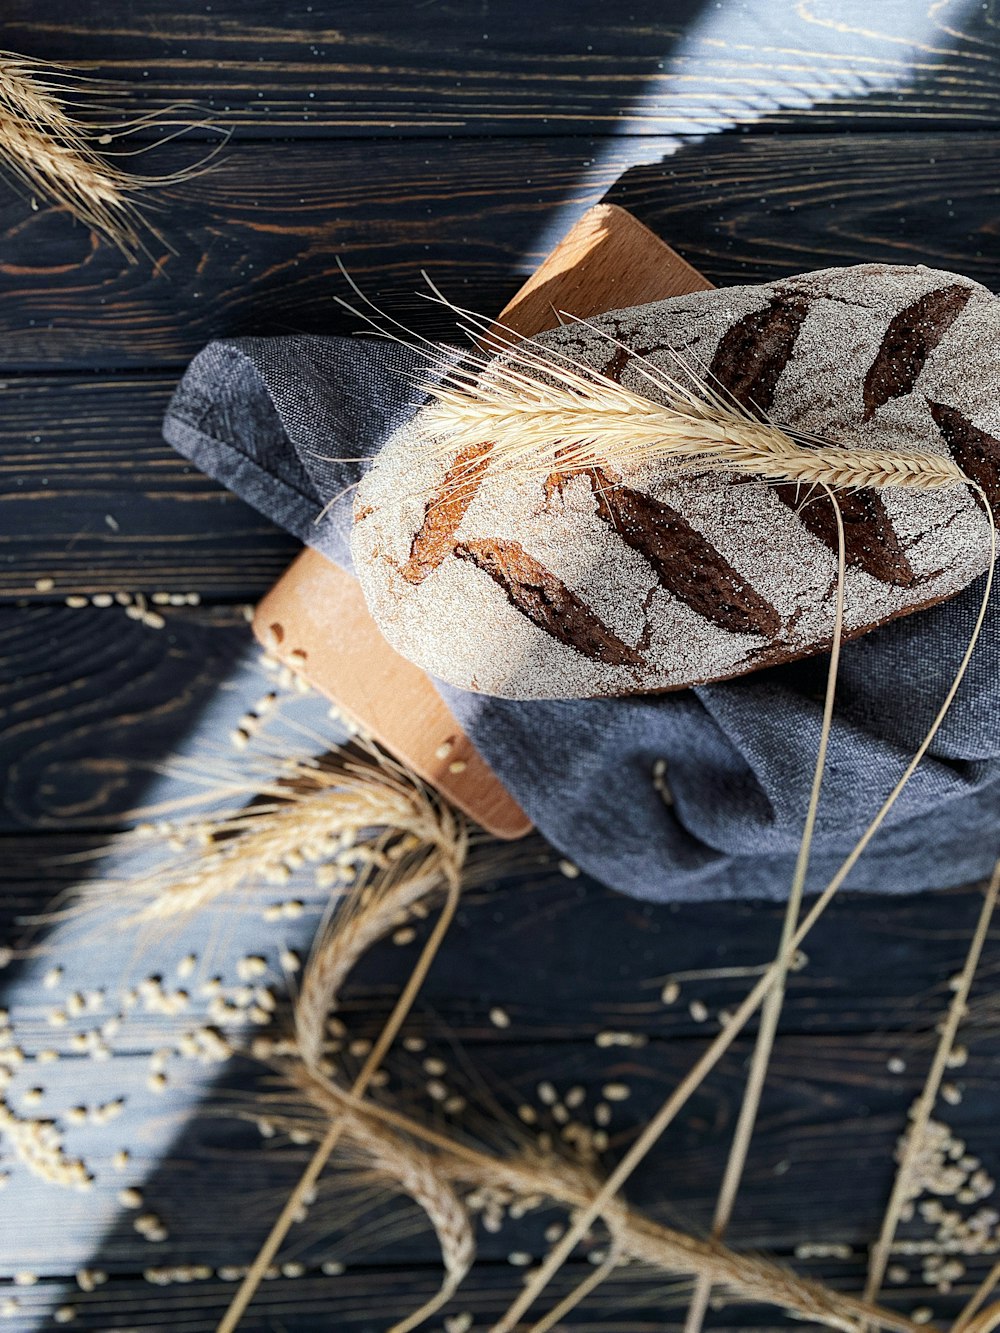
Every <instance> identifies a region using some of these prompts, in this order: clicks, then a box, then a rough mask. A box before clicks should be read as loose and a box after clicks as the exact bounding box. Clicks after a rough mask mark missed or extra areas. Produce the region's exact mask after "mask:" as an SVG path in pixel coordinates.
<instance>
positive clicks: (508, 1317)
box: [493, 506, 997, 1333]
mask: <svg viewBox="0 0 1000 1333" xmlns="http://www.w3.org/2000/svg"><path fill="white" fill-rule="evenodd" d="M986 513H987V516H988V518H989V521H990V564H989V569H988V571H987V574H986V579H985V587H984V591H983V596H982V600H981V602H980V606H979V613H978V615H977V617H976V622H975V625H974V626H973V630H972V633H971V635H970V636H969V642H968V644H967V646H966V649H965V652H964V653H963V655H962V660H961V662H960V663H959V666H958V670H957V671H956V673H955V675H954V678H953V679H952V683H951V685H950V687H949V689H948V692H947V694H946V695H945V698H944V701H943V703H942V704H941V707H940V708H939V709H938V712H937V714H936V715H935V717H934V720H933V722H932V723H931V725H930V727H929V728H928V730H927V733H926V734H925V736H924V738H923V740H922V741H921V743H920V745H919V747H918V748H917V751H916V753H915V754H914V756H913V757H912V759H911V760H910V762H909V763H908V764H907V766H906V768H905V769H904V770H903V773H902V776H901V777H900V778H899V780H898V781H897V783H896V785H895V786H894V787H893V789H892V791H891V792H890V793H889V795H888V796H887V797H886V799H885V801H884V802H883V803H882V805H881V806H880V808H879V810H878V812H877V813H876V815H875V817H874V818H873V819H872V821H871V822H870V823H869V825H868V827H867V828H866V829H865V831H864V833H863V834H862V835H861V837H860V838H859V839H858V841H857V842H856V843H855V844H854V847H853V848H852V849H851V851H850V853H849V854H848V856H847V857H846V858H845V860H844V861H843V862H842V864H841V866H840V868H839V870H838V871H837V873H836V874H835V875H834V877H833V879H832V880H831V881H830V882H829V884H827V886H826V888H825V889H824V890H823V892H822V893H821V894H820V895H819V897H818V899H817V900H816V902H815V903H814V904H813V906H812V908H811V910H810V911H809V912H808V913H807V915H806V917H805V918H804V920H803V921H802V923H801V925H800V926H799V928H798V930H797V931H796V932H795V934H794V936H793V938H792V941H791V944H790V946H789V949H788V956H789V957H788V958H784V959H782V960H779V964H778V965H776V964H772V965H771V967H769V968H768V970H767V972H766V973H765V974H764V976H763V977H762V978H761V980H760V981H759V982H758V983H757V985H756V986H755V987H754V988H753V990H752V991H751V992H750V994H749V995H748V996H747V997H746V999H745V1000H744V1001H743V1003H742V1004H741V1005H740V1006H739V1007H738V1009H737V1010H736V1013H735V1014H734V1016H733V1018H732V1019H731V1020H730V1022H729V1023H728V1024H727V1025H726V1027H725V1028H724V1029H723V1030H722V1032H720V1033H719V1035H718V1036H717V1037H716V1038H715V1040H714V1041H713V1042H712V1043H711V1045H710V1046H709V1047H708V1049H707V1050H706V1051H705V1053H704V1054H703V1055H702V1057H701V1059H700V1060H698V1061H697V1062H696V1064H695V1065H694V1066H693V1068H692V1069H691V1070H690V1071H689V1072H688V1074H687V1075H686V1076H685V1077H684V1078H683V1079H682V1080H681V1083H680V1084H679V1086H678V1087H677V1088H676V1089H675V1090H674V1092H673V1093H672V1094H671V1095H670V1096H669V1097H668V1098H667V1100H666V1101H665V1102H664V1103H663V1105H662V1106H661V1108H660V1110H659V1111H658V1112H657V1113H656V1115H654V1116H653V1118H652V1120H651V1121H649V1123H648V1124H647V1125H646V1126H645V1128H644V1129H643V1131H642V1133H641V1134H640V1135H639V1137H638V1138H637V1139H636V1140H635V1142H634V1143H633V1144H632V1146H631V1147H630V1148H629V1150H628V1151H627V1152H626V1154H625V1156H624V1157H623V1158H622V1159H621V1161H620V1162H619V1163H618V1165H617V1166H616V1167H615V1169H614V1170H613V1171H612V1172H611V1174H610V1176H609V1177H608V1179H607V1180H606V1181H605V1183H604V1185H603V1186H602V1187H601V1189H599V1190H598V1191H597V1193H596V1194H595V1195H594V1197H593V1198H592V1199H591V1201H590V1203H589V1205H588V1206H587V1207H586V1208H584V1209H583V1210H582V1211H581V1213H580V1215H579V1216H578V1217H577V1218H576V1220H575V1221H574V1222H573V1224H572V1225H571V1226H570V1227H568V1228H567V1230H566V1232H565V1234H564V1235H563V1236H562V1238H561V1239H560V1240H559V1241H558V1242H557V1243H556V1245H555V1246H553V1248H552V1250H551V1252H550V1253H549V1255H548V1257H547V1258H546V1260H545V1262H544V1263H543V1264H542V1265H541V1267H540V1268H539V1269H538V1270H537V1272H536V1273H535V1274H534V1275H533V1277H532V1279H531V1281H530V1282H528V1283H527V1284H526V1285H525V1288H524V1290H523V1291H522V1292H521V1294H520V1295H519V1296H518V1298H517V1299H516V1300H515V1301H514V1302H513V1303H512V1304H511V1306H510V1308H509V1309H508V1310H507V1312H506V1313H505V1314H504V1315H503V1316H502V1317H501V1319H500V1320H499V1322H498V1323H497V1324H495V1325H494V1328H493V1333H510V1330H511V1329H513V1327H514V1326H515V1324H516V1323H517V1322H518V1320H519V1319H520V1317H521V1316H522V1315H523V1314H524V1313H525V1311H526V1310H528V1309H529V1307H530V1306H531V1305H532V1304H533V1303H534V1301H535V1299H536V1297H537V1296H538V1295H539V1294H540V1293H541V1292H542V1291H543V1290H544V1288H545V1286H546V1284H547V1283H548V1282H549V1281H551V1279H552V1277H553V1276H554V1274H555V1273H557V1272H558V1271H559V1269H560V1267H561V1266H562V1265H563V1264H564V1263H565V1261H566V1260H567V1259H568V1258H569V1255H570V1254H571V1252H572V1250H573V1248H574V1246H575V1245H577V1244H578V1243H579V1241H580V1239H581V1238H582V1236H583V1235H584V1233H585V1232H586V1230H587V1228H588V1227H589V1226H591V1225H592V1223H593V1222H594V1219H595V1218H596V1217H597V1216H598V1215H599V1214H600V1212H601V1211H602V1209H603V1208H604V1206H605V1205H606V1203H607V1201H608V1200H609V1199H610V1198H612V1197H613V1196H614V1195H615V1194H617V1193H618V1192H619V1190H620V1189H621V1188H622V1186H623V1185H624V1184H625V1182H626V1181H627V1180H628V1179H629V1177H630V1176H631V1175H632V1172H633V1171H634V1170H635V1169H636V1167H637V1166H638V1165H639V1164H640V1163H641V1162H642V1161H643V1159H644V1158H645V1157H646V1156H647V1154H648V1153H649V1152H650V1150H651V1149H652V1148H653V1147H654V1146H655V1144H656V1143H657V1142H658V1141H659V1139H660V1138H661V1136H662V1135H663V1133H664V1132H665V1130H666V1129H667V1127H668V1126H669V1125H670V1124H671V1123H672V1122H673V1120H674V1119H675V1117H676V1116H677V1114H678V1112H679V1111H680V1110H681V1109H682V1108H683V1107H684V1106H685V1105H686V1104H687V1102H688V1100H689V1099H690V1098H691V1096H692V1095H693V1093H694V1092H695V1091H696V1090H697V1089H698V1088H699V1087H700V1086H701V1084H702V1083H703V1082H704V1080H705V1078H706V1077H707V1076H708V1074H709V1073H710V1072H711V1071H712V1069H714V1068H715V1066H716V1065H717V1064H718V1062H719V1060H720V1059H721V1058H722V1056H723V1055H724V1054H725V1052H726V1051H727V1050H728V1049H729V1047H730V1046H731V1045H732V1043H733V1042H734V1041H735V1040H736V1037H737V1035H738V1033H739V1032H741V1031H742V1030H743V1028H744V1027H745V1026H746V1024H747V1023H748V1022H749V1020H750V1018H751V1017H752V1015H753V1014H754V1013H756V1011H757V1009H758V1008H759V1007H760V1005H761V1004H762V1003H763V1001H764V999H765V998H766V996H767V993H768V991H769V990H770V989H771V987H772V985H774V983H775V981H776V979H777V976H778V972H779V966H781V967H787V965H788V961H789V959H790V957H791V956H792V955H793V954H794V951H795V950H796V949H798V948H799V946H800V945H801V944H802V942H803V940H804V939H805V938H806V936H807V935H808V934H809V931H810V930H811V929H812V928H813V926H814V925H815V923H816V922H817V921H818V920H819V918H820V916H821V915H822V913H823V912H824V911H825V910H826V908H827V907H828V906H829V904H830V902H831V901H832V900H833V898H834V896H835V894H836V893H837V892H838V891H839V889H840V887H841V885H842V884H843V883H844V881H845V880H846V879H847V877H848V875H849V874H850V873H851V871H852V870H853V869H854V867H855V865H856V864H857V862H858V860H859V859H860V857H861V856H862V855H863V853H864V851H865V849H866V848H867V846H868V844H869V843H870V842H871V840H872V838H873V837H874V836H875V834H876V833H877V832H878V830H879V829H880V828H881V827H882V824H883V822H884V821H885V819H886V816H887V815H888V814H889V812H890V810H891V809H892V807H893V806H894V805H895V804H896V801H897V800H898V798H899V795H900V793H901V792H902V791H903V789H904V787H905V786H906V784H907V783H908V782H909V780H910V778H911V777H912V775H913V773H914V772H915V770H916V768H917V766H918V765H919V764H920V762H921V760H922V759H923V757H924V755H925V754H926V753H927V750H928V748H929V747H930V745H931V743H932V741H933V740H934V737H935V736H936V735H937V733H938V730H939V728H940V726H941V724H942V722H943V721H944V719H945V716H946V714H947V713H948V711H949V709H950V708H951V705H952V702H953V700H954V698H955V695H956V694H957V692H958V689H959V686H960V685H961V683H962V680H963V678H964V676H965V673H966V670H967V669H968V666H969V662H970V661H971V659H972V654H973V652H974V651H975V647H976V644H977V643H978V642H979V635H980V633H981V631H982V627H983V622H984V621H985V619H986V613H987V610H988V609H989V598H990V592H991V590H992V587H993V570H994V565H995V561H996V554H997V532H996V523H995V521H994V520H993V516H992V512H991V511H990V509H989V507H988V506H987V507H986Z"/></svg>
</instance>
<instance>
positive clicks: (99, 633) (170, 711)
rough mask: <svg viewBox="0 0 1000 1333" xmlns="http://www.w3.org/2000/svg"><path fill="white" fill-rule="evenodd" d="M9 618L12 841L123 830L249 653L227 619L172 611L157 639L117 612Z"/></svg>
mask: <svg viewBox="0 0 1000 1333" xmlns="http://www.w3.org/2000/svg"><path fill="white" fill-rule="evenodd" d="M5 615H6V619H5V624H4V632H3V635H2V639H3V646H2V649H0V658H2V665H0V736H2V739H0V752H2V759H0V770H2V772H3V779H2V780H3V814H2V815H0V826H2V827H3V828H5V829H7V830H11V829H14V828H24V829H27V828H32V827H45V828H49V829H64V828H73V827H76V828H81V829H82V828H87V827H106V826H107V825H108V823H109V821H110V823H111V824H115V823H116V822H118V821H119V819H120V816H121V811H122V810H124V809H126V808H127V807H129V806H132V805H134V804H135V803H136V802H137V801H138V800H139V799H140V793H142V792H143V791H145V790H146V789H147V788H148V787H149V786H150V784H151V783H152V781H153V778H154V777H155V773H156V767H155V766H156V764H157V763H158V762H159V761H160V760H161V759H162V758H163V757H164V756H165V755H167V754H169V753H170V752H171V750H172V749H173V750H176V747H177V745H178V743H179V741H180V740H181V739H182V738H183V737H184V736H185V735H186V734H187V733H188V732H189V731H190V730H191V729H193V728H194V727H195V725H196V723H197V720H198V718H199V716H200V715H201V714H202V711H203V709H205V708H206V707H207V706H208V705H209V704H210V703H211V702H212V700H213V698H214V696H215V693H216V691H217V690H218V689H219V688H220V687H222V686H224V685H225V682H226V679H227V677H228V676H229V675H230V674H231V673H232V672H233V671H234V670H235V669H236V667H237V665H238V662H239V660H240V658H241V656H242V655H243V654H245V653H246V652H247V651H248V650H249V649H250V644H251V639H250V633H249V627H248V626H247V624H246V622H245V620H244V617H243V615H242V613H241V612H240V611H238V610H234V609H223V610H220V611H212V610H203V611H197V612H196V611H189V612H173V613H171V611H170V610H169V609H167V611H166V614H165V617H164V618H165V620H166V624H165V627H164V628H163V629H162V630H160V629H149V628H147V627H146V626H144V625H141V624H139V623H138V622H137V621H135V620H130V619H128V618H127V617H126V615H125V611H124V609H123V608H122V607H118V606H114V607H110V608H108V609H106V610H103V611H102V610H93V609H91V610H89V611H76V610H73V609H71V608H69V607H65V606H63V607H40V606H35V607H31V608H23V609H11V610H9V611H7V612H6V613H5ZM237 706H238V705H237Z"/></svg>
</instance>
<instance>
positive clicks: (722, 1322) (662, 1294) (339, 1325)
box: [0, 1255, 987, 1333]
mask: <svg viewBox="0 0 1000 1333" xmlns="http://www.w3.org/2000/svg"><path fill="white" fill-rule="evenodd" d="M782 1257H784V1256H782ZM169 1262H170V1261H169V1255H167V1256H164V1260H163V1263H162V1264H161V1265H160V1266H161V1267H169ZM151 1266H152V1265H151ZM798 1266H801V1265H798ZM805 1267H807V1268H808V1271H809V1274H810V1276H814V1277H817V1278H821V1279H822V1280H823V1281H825V1282H827V1283H828V1285H830V1286H833V1287H835V1288H838V1289H840V1290H842V1291H844V1292H848V1293H852V1294H856V1293H857V1291H859V1290H860V1289H861V1287H862V1286H863V1284H864V1265H863V1264H862V1263H861V1262H859V1261H858V1260H857V1259H855V1260H854V1261H853V1262H840V1263H838V1262H836V1261H831V1260H830V1259H827V1260H825V1261H821V1262H815V1261H814V1262H813V1263H811V1264H809V1265H807V1266H805ZM986 1271H987V1270H986V1267H985V1266H984V1265H977V1266H976V1268H975V1270H974V1272H975V1275H976V1277H983V1276H985V1274H986ZM523 1272H524V1270H523V1269H521V1270H518V1269H517V1268H513V1267H511V1266H510V1265H508V1264H506V1263H502V1264H489V1263H482V1264H479V1265H477V1266H476V1268H475V1269H474V1270H473V1272H472V1273H471V1274H470V1276H469V1277H468V1278H467V1279H466V1281H465V1282H464V1283H463V1284H462V1287H461V1290H460V1292H459V1294H458V1296H457V1297H456V1298H455V1300H454V1301H453V1302H451V1304H449V1305H448V1306H447V1308H446V1309H445V1310H444V1311H443V1312H442V1313H441V1314H440V1315H439V1316H438V1322H436V1323H434V1324H431V1325H430V1327H431V1328H432V1329H434V1330H436V1333H437V1331H439V1330H444V1333H454V1331H455V1330H458V1329H464V1328H471V1327H474V1328H475V1329H477V1330H478V1329H486V1328H489V1327H490V1326H491V1325H492V1324H493V1323H494V1322H495V1321H496V1320H497V1319H498V1318H499V1317H500V1315H501V1314H502V1313H503V1312H504V1310H505V1309H506V1308H507V1306H508V1305H509V1304H510V1302H511V1300H512V1299H513V1298H514V1296H515V1295H516V1293H517V1291H518V1290H519V1289H520V1283H521V1281H522V1279H523ZM592 1272H593V1269H592V1268H591V1267H590V1266H589V1265H588V1264H586V1263H580V1262H572V1263H569V1264H567V1265H566V1267H565V1268H563V1270H562V1271H561V1272H560V1273H559V1274H558V1275H557V1276H556V1277H555V1279H554V1280H553V1282H552V1283H551V1285H550V1286H549V1287H548V1288H547V1290H546V1295H545V1298H544V1299H543V1301H542V1302H541V1303H540V1304H539V1306H538V1307H537V1309H538V1314H537V1315H536V1317H540V1316H541V1313H543V1312H544V1311H545V1310H547V1309H550V1308H552V1307H553V1306H555V1305H556V1304H557V1303H558V1302H559V1301H561V1300H562V1299H563V1298H564V1297H566V1296H568V1295H569V1294H570V1292H571V1291H572V1290H573V1289H574V1287H575V1286H576V1285H577V1283H579V1282H581V1281H582V1280H583V1279H584V1278H585V1277H587V1276H588V1275H589V1274H591V1273H592ZM439 1285H440V1266H439V1265H438V1266H435V1265H434V1264H432V1263H428V1264H425V1265H410V1266H404V1265H400V1266H397V1267H387V1268H378V1269H371V1268H369V1269H365V1268H363V1267H354V1266H352V1267H350V1268H348V1270H347V1271H346V1272H345V1273H343V1274H340V1275H339V1276H335V1277H328V1276H324V1275H322V1274H321V1273H320V1272H318V1271H317V1270H315V1269H307V1270H306V1272H305V1273H304V1274H303V1275H302V1276H299V1277H294V1278H287V1277H284V1276H281V1277H278V1278H276V1279H274V1280H272V1281H268V1282H265V1283H264V1284H263V1286H262V1287H261V1290H260V1291H259V1293H258V1295H257V1297H256V1298H255V1301H254V1304H253V1306H252V1307H251V1309H250V1311H249V1312H248V1313H247V1315H245V1316H244V1318H243V1320H241V1322H240V1329H241V1330H243V1329H246V1330H247V1333H276V1330H277V1333H292V1331H294V1333H332V1331H333V1330H335V1331H336V1333H384V1330H385V1329H386V1328H388V1327H391V1325H392V1324H393V1323H394V1322H397V1321H400V1320H402V1319H404V1318H405V1317H406V1316H407V1315H410V1314H412V1313H413V1312H414V1310H416V1309H417V1308H418V1307H419V1306H420V1305H421V1304H422V1303H423V1302H424V1301H427V1300H429V1299H430V1298H431V1297H432V1296H433V1295H434V1293H435V1291H436V1290H437V1289H438V1286H439ZM974 1285H975V1280H974V1279H973V1280H970V1281H968V1282H966V1283H963V1284H961V1286H960V1288H959V1290H958V1291H956V1294H955V1295H954V1296H953V1297H951V1298H950V1299H949V1300H947V1301H942V1302H935V1305H936V1306H938V1307H939V1308H940V1309H941V1311H942V1314H944V1313H945V1312H950V1313H951V1314H953V1315H954V1314H957V1313H958V1310H959V1309H960V1306H961V1301H962V1298H963V1296H967V1295H971V1293H972V1290H973V1289H974ZM235 1290H236V1287H235V1282H234V1281H233V1280H230V1281H222V1280H220V1279H219V1278H218V1276H217V1275H212V1276H211V1277H209V1278H208V1279H207V1280H206V1279H205V1278H204V1277H200V1278H195V1279H193V1280H192V1279H191V1278H190V1277H188V1278H187V1279H186V1280H185V1278H184V1277H183V1276H182V1277H179V1278H178V1279H176V1280H175V1281H174V1282H172V1283H170V1284H168V1285H166V1286H163V1285H161V1284H160V1283H159V1282H156V1284H155V1285H150V1284H149V1283H147V1282H145V1281H144V1280H143V1279H142V1278H141V1277H139V1276H138V1275H137V1276H135V1277H116V1276H114V1275H112V1276H111V1279H110V1281H109V1282H108V1283H107V1285H105V1286H102V1287H101V1288H99V1289H98V1291H96V1292H95V1293H94V1294H93V1295H90V1296H83V1295H81V1294H80V1292H79V1291H77V1290H75V1288H74V1287H73V1286H72V1285H70V1286H69V1287H68V1288H62V1289H60V1286H59V1284H58V1283H56V1282H49V1281H46V1282H42V1283H39V1284H38V1285H37V1286H34V1287H29V1288H25V1289H21V1290H17V1291H16V1292H14V1293H13V1294H14V1296H15V1298H16V1299H17V1300H18V1301H19V1303H20V1308H21V1312H22V1316H21V1317H22V1320H23V1322H21V1323H17V1322H15V1323H13V1324H7V1325H5V1327H9V1328H13V1329H15V1330H17V1333H21V1330H22V1329H24V1330H27V1329H28V1328H37V1327H40V1326H44V1321H45V1319H46V1316H49V1318H50V1319H51V1312H52V1311H53V1310H54V1309H56V1308H59V1307H60V1306H62V1305H69V1306H70V1307H72V1308H73V1309H74V1310H75V1311H76V1317H75V1319H74V1321H73V1323H72V1325H71V1327H72V1328H74V1329H93V1330H99V1331H100V1333H109V1330H112V1329H118V1330H130V1333H137V1330H139V1329H141V1330H142V1333H214V1330H215V1329H216V1327H217V1325H218V1321H219V1319H220V1317H221V1315H222V1313H223V1311H224V1309H225V1307H226V1304H227V1302H228V1301H229V1300H230V1299H231V1298H232V1296H233V1295H234V1293H235ZM690 1290H691V1288H690V1286H689V1284H688V1283H686V1282H685V1281H684V1280H683V1279H671V1278H668V1277H663V1278H656V1277H653V1278H650V1277H649V1275H647V1274H645V1273H643V1272H640V1271H639V1270H637V1269H633V1268H629V1269H623V1270H619V1271H618V1272H617V1273H615V1274H613V1275H612V1276H611V1277H610V1278H608V1279H607V1280H606V1281H605V1282H603V1283H602V1284H601V1286H600V1287H599V1288H598V1290H597V1291H596V1292H595V1293H593V1294H592V1295H591V1296H590V1297H588V1299H587V1300H586V1301H585V1302H584V1304H583V1305H582V1307H580V1308H579V1309H577V1310H574V1311H573V1313H572V1315H571V1316H569V1317H568V1318H566V1319H564V1320H562V1321H560V1324H559V1327H560V1329H561V1330H563V1331H564V1333H577V1330H581V1329H588V1330H591V1329H597V1330H603V1331H604V1333H666V1330H673V1329H680V1328H681V1327H682V1326H683V1320H684V1314H685V1310H686V1306H687V1302H688V1299H689V1297H690ZM0 1293H2V1294H0V1299H2V1296H5V1295H6V1294H7V1289H6V1288H0ZM894 1299H895V1301H896V1302H897V1303H898V1304H899V1305H900V1307H901V1308H903V1309H904V1310H907V1311H908V1310H911V1309H913V1308H916V1307H918V1306H922V1305H926V1304H927V1294H926V1290H925V1289H921V1288H920V1287H919V1286H918V1285H916V1284H912V1283H910V1284H907V1285H905V1286H902V1287H900V1288H898V1289H897V1291H896V1292H895V1293H894ZM469 1317H471V1318H472V1320H473V1321H474V1323H473V1324H469V1323H468V1322H467V1320H468V1318H469ZM29 1321H33V1322H29ZM453 1321H454V1322H453ZM709 1327H710V1328H711V1329H712V1330H713V1333H727V1331H728V1330H730V1329H746V1328H752V1329H755V1330H759V1331H760V1333H787V1331H788V1329H789V1323H788V1322H787V1321H786V1320H784V1319H782V1318H781V1317H780V1315H778V1314H777V1313H776V1312H775V1311H774V1310H773V1309H771V1308H770V1307H768V1306H764V1305H761V1306H740V1307H737V1306H727V1307H717V1308H715V1309H714V1310H713V1313H712V1315H711V1317H710V1324H709Z"/></svg>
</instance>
